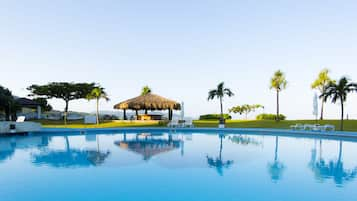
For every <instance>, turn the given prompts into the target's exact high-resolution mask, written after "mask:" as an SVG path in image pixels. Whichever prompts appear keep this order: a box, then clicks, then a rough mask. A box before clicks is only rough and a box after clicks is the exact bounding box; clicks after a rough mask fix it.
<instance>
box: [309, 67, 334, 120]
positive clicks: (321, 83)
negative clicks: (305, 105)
mask: <svg viewBox="0 0 357 201" xmlns="http://www.w3.org/2000/svg"><path fill="white" fill-rule="evenodd" d="M329 72H330V71H329V70H328V69H323V70H322V71H321V72H320V73H319V75H318V77H317V78H316V80H315V81H314V82H313V83H312V84H311V88H312V89H317V90H319V91H320V94H322V93H324V92H325V89H326V87H327V85H328V84H329V83H330V82H335V83H336V81H335V80H332V79H331V78H330V76H329ZM324 104H325V101H324V100H323V99H322V100H321V116H320V120H323V119H324Z"/></svg>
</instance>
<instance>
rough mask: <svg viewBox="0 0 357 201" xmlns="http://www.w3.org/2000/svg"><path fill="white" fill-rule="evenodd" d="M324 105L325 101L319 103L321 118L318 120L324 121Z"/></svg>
mask: <svg viewBox="0 0 357 201" xmlns="http://www.w3.org/2000/svg"><path fill="white" fill-rule="evenodd" d="M324 104H325V101H324V100H322V101H321V116H320V120H324Z"/></svg>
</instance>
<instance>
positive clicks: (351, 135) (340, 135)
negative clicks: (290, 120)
mask: <svg viewBox="0 0 357 201" xmlns="http://www.w3.org/2000/svg"><path fill="white" fill-rule="evenodd" d="M138 132H139V133H142V132H151V133H161V132H164V133H183V134H185V133H209V134H237V133H238V134H252V135H270V136H289V137H304V138H328V139H342V140H351V141H357V132H348V131H327V132H320V131H301V130H290V129H265V128H167V127H159V128H158V127H155V128H154V127H140V128H139V127H135V128H133V127H120V128H81V129H75V128H42V130H41V131H39V132H34V133H31V135H41V134H43V135H57V134H60V135H63V134H67V135H87V134H88V135H90V134H113V133H138Z"/></svg>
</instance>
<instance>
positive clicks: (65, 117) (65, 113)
mask: <svg viewBox="0 0 357 201" xmlns="http://www.w3.org/2000/svg"><path fill="white" fill-rule="evenodd" d="M68 103H69V101H68V100H66V106H65V108H64V125H67V113H68Z"/></svg>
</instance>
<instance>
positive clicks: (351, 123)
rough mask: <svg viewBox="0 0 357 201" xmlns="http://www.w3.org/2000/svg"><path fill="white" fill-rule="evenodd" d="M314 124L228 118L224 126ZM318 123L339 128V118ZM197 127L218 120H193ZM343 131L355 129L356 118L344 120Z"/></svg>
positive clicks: (299, 121)
mask: <svg viewBox="0 0 357 201" xmlns="http://www.w3.org/2000/svg"><path fill="white" fill-rule="evenodd" d="M297 123H300V124H316V121H315V120H284V121H280V122H276V121H274V120H228V121H226V127H228V128H278V129H279V128H280V129H289V128H290V125H294V124H297ZM317 123H318V124H321V125H324V124H331V125H335V127H336V130H339V128H340V121H339V120H323V121H320V120H319V121H318V122H317ZM194 124H195V126H197V127H217V126H218V121H207V120H205V121H204V120H197V121H194ZM344 131H357V120H345V121H344Z"/></svg>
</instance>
